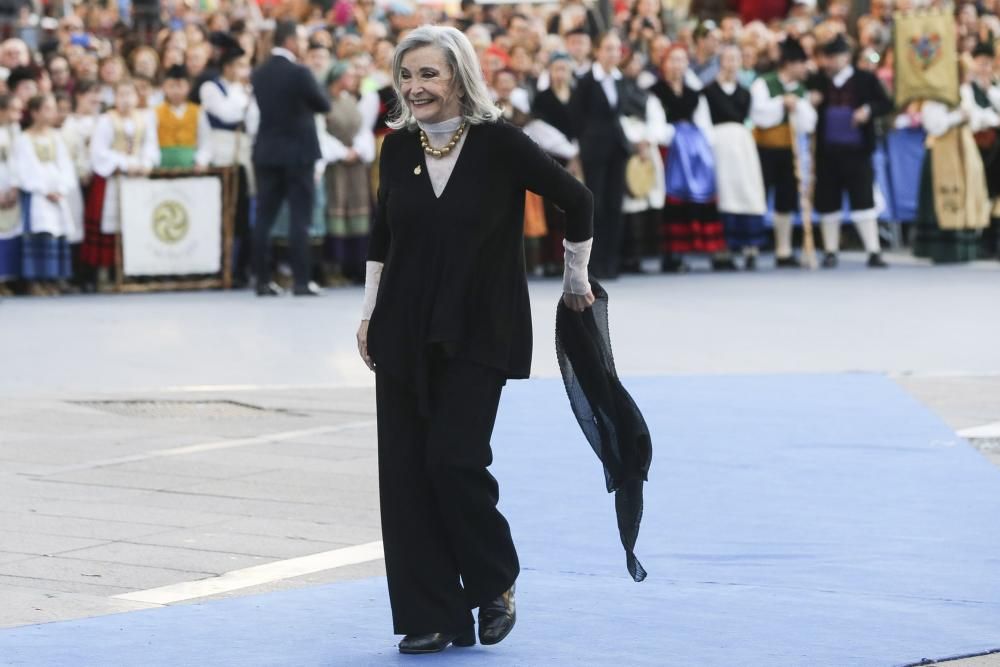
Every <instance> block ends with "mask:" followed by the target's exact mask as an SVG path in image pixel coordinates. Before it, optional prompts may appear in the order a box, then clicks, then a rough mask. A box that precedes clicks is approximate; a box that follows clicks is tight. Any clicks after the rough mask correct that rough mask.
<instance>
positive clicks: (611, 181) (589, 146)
mask: <svg viewBox="0 0 1000 667" xmlns="http://www.w3.org/2000/svg"><path fill="white" fill-rule="evenodd" d="M621 53H622V43H621V40H620V39H619V38H618V36H617V35H616V34H615V33H613V32H610V33H607V34H605V35H603V36H602V37H601V39H600V40H599V41H598V46H597V61H596V62H595V63H594V64H593V66H592V68H591V71H589V72H587V73H586V74H584V75H583V76H582V77H581V78H580V79H579V80H578V81H577V85H576V88H575V89H574V91H573V96H572V97H571V98H570V103H569V111H570V117H571V118H572V120H573V125H574V128H575V130H576V135H577V137H579V140H580V161H581V163H582V165H583V177H584V182H585V183H586V185H587V187H588V188H589V189H590V191H591V192H593V193H594V247H593V251H592V252H591V255H590V275H591V276H592V277H594V278H598V279H602V278H616V277H617V276H618V269H619V263H620V261H621V246H622V204H623V203H624V200H625V166H626V164H627V163H628V159H629V156H630V155H631V153H632V149H633V147H632V144H631V143H630V142H629V140H628V139H627V138H626V137H625V132H624V130H622V126H621V120H620V118H619V117H620V115H621V114H620V101H621V99H622V97H623V96H624V94H625V91H624V89H623V87H622V75H621V73H620V72H619V71H618V63H619V62H620V61H621Z"/></svg>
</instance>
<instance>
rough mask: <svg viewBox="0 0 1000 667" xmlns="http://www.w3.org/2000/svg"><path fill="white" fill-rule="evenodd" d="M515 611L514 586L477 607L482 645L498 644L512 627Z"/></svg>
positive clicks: (515, 618)
mask: <svg viewBox="0 0 1000 667" xmlns="http://www.w3.org/2000/svg"><path fill="white" fill-rule="evenodd" d="M516 620H517V613H516V612H515V610H514V587H513V586H511V587H510V590H509V591H507V592H505V593H502V594H501V595H500V596H499V597H497V598H496V599H494V600H493V601H492V602H489V603H487V604H484V605H483V606H482V607H480V608H479V643H480V644H483V645H484V646H490V645H491V644H499V643H500V642H502V641H503V640H504V637H506V636H507V635H509V634H510V631H511V630H513V629H514V622H515V621H516Z"/></svg>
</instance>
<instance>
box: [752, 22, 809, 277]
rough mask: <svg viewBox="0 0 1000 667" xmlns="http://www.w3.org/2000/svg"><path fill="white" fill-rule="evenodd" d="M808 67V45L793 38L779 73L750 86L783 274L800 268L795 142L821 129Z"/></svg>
mask: <svg viewBox="0 0 1000 667" xmlns="http://www.w3.org/2000/svg"><path fill="white" fill-rule="evenodd" d="M807 62H808V58H807V56H806V52H805V50H804V49H803V48H802V45H801V44H799V42H798V41H797V40H796V39H794V38H792V37H789V38H787V39H785V41H784V42H782V43H781V57H780V59H779V61H778V69H777V71H775V72H769V73H768V74H765V75H763V76H761V77H760V78H758V79H757V80H756V81H754V82H753V85H751V86H750V118H751V120H753V123H754V140H755V141H756V142H757V152H758V154H759V155H760V166H761V171H762V172H763V175H764V187H765V188H766V189H768V190H770V189H771V188H774V257H775V265H776V266H777V267H779V268H798V267H799V266H800V264H799V260H798V259H796V257H795V254H794V252H793V251H792V214H793V213H795V211H797V210H798V208H799V181H798V178H797V177H796V175H795V156H794V154H793V152H792V142H793V141H795V140H796V138H795V132H800V133H801V132H804V133H806V134H809V133H811V132H812V131H813V129H814V128H815V127H816V110H815V109H813V107H812V105H811V104H810V103H809V100H808V99H807V98H806V89H805V86H803V84H802V82H803V81H805V78H806V76H807V74H808V73H809V70H808V69H807ZM793 125H794V132H793V130H792V126H793Z"/></svg>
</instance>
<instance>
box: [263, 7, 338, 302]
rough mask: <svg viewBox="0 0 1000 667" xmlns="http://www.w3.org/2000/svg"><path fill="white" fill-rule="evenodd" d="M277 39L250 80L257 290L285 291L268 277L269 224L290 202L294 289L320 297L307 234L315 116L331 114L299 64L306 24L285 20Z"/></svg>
mask: <svg viewBox="0 0 1000 667" xmlns="http://www.w3.org/2000/svg"><path fill="white" fill-rule="evenodd" d="M274 43H275V45H276V46H275V47H274V48H273V49H271V58H270V59H269V60H268V61H267V62H265V63H264V64H263V65H261V66H260V67H258V68H257V70H256V71H255V72H254V73H253V77H252V79H251V80H252V83H253V88H254V94H255V96H256V98H257V106H258V107H260V129H259V130H258V133H257V141H256V143H255V144H254V147H253V162H254V169H255V170H256V172H257V190H258V194H257V198H258V208H257V224H256V227H255V228H254V248H253V253H254V270H255V272H256V274H257V295H258V296H278V295H280V294H281V293H282V290H281V288H280V287H278V286H277V285H276V284H275V283H273V282H272V281H271V279H270V263H269V261H268V254H269V253H268V250H269V248H270V236H271V227H272V226H273V225H274V220H275V218H276V217H277V215H278V210H279V209H280V208H281V204H282V202H284V201H287V202H288V209H289V213H290V220H289V223H290V224H289V234H288V239H289V249H290V251H291V261H292V274H293V277H294V280H295V289H294V291H295V294H296V295H297V296H316V295H318V294H320V289H319V287H318V286H317V285H316V284H315V283H312V282H310V281H309V254H308V251H309V248H308V238H307V236H308V229H309V221H310V219H311V217H312V210H313V197H314V196H315V187H316V186H315V180H314V178H313V168H314V165H315V163H316V160H318V159H319V158H320V148H319V138H318V137H317V136H316V121H315V119H314V117H315V114H317V113H327V112H328V111H329V110H330V103H329V101H328V100H327V98H326V96H325V95H324V94H323V91H322V90H320V87H319V84H317V83H316V79H315V77H314V76H313V75H312V73H311V72H310V71H309V70H308V69H307V68H306V67H305V66H303V65H300V64H299V63H298V58H299V56H301V55H302V54H304V53H305V51H306V43H307V42H306V34H305V29H304V28H302V27H300V26H298V25H296V24H295V23H294V22H291V21H282V22H280V23H278V25H277V27H276V28H275V31H274Z"/></svg>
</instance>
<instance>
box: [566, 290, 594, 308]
mask: <svg viewBox="0 0 1000 667" xmlns="http://www.w3.org/2000/svg"><path fill="white" fill-rule="evenodd" d="M594 301H595V299H594V293H593V292H587V293H586V294H570V293H569V292H563V303H565V304H566V307H567V308H569V309H570V310H572V311H575V312H577V313H582V312H583V311H585V310H586V309H588V308H590V307H591V306H593V305H594Z"/></svg>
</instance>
